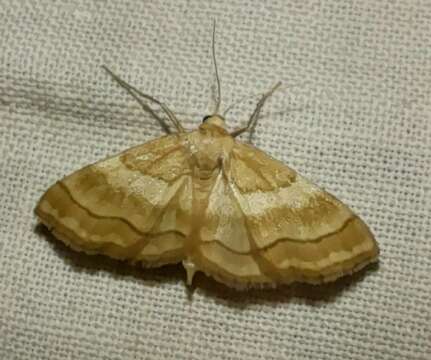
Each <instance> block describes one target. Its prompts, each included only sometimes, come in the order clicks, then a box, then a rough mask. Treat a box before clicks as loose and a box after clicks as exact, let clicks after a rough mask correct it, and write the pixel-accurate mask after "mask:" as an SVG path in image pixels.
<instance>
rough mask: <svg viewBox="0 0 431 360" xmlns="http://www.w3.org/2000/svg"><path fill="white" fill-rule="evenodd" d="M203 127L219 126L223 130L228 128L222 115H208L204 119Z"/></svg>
mask: <svg viewBox="0 0 431 360" xmlns="http://www.w3.org/2000/svg"><path fill="white" fill-rule="evenodd" d="M201 126H218V127H220V128H222V129H225V128H226V123H225V121H224V118H223V117H222V116H221V115H217V114H215V115H207V116H204V118H203V119H202V125H201Z"/></svg>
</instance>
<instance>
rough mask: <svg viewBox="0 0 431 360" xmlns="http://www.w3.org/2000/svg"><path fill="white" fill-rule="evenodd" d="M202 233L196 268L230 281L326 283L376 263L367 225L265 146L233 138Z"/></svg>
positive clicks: (235, 283)
mask: <svg viewBox="0 0 431 360" xmlns="http://www.w3.org/2000/svg"><path fill="white" fill-rule="evenodd" d="M224 172H225V174H224V176H220V177H219V179H218V180H217V181H216V183H215V185H214V188H213V191H212V194H211V195H210V198H209V203H208V209H207V212H206V215H205V219H204V220H203V226H202V229H201V232H200V237H201V245H200V249H199V259H198V262H199V267H201V268H202V267H203V268H204V271H205V272H207V273H209V274H210V275H212V276H214V277H216V278H218V279H219V280H221V281H223V282H225V283H227V284H228V285H233V286H235V287H244V286H253V285H256V284H265V283H267V284H276V283H291V282H294V281H301V282H308V283H314V284H316V283H323V282H327V281H332V280H335V279H337V278H339V277H341V276H343V275H345V274H350V273H352V272H354V271H356V270H359V269H360V268H362V267H364V266H365V265H367V264H368V263H370V262H373V261H375V260H376V259H377V257H378V252H379V251H378V247H377V244H376V242H375V240H374V237H373V235H372V233H371V232H370V230H369V229H368V227H367V226H366V225H365V223H364V222H363V221H362V220H361V219H360V218H359V217H358V216H357V215H355V214H354V213H353V212H352V211H351V210H350V209H349V208H348V207H347V206H346V205H344V204H343V203H341V202H340V201H339V200H337V199H336V198H335V197H334V196H332V195H330V194H328V193H327V192H325V191H324V190H322V189H320V188H318V187H317V186H315V185H313V184H312V183H310V182H309V181H307V180H306V179H304V178H303V177H302V176H300V175H299V174H297V173H296V172H295V171H294V170H292V169H290V168H289V167H287V166H286V165H284V164H283V163H281V162H279V161H277V160H275V159H273V158H271V157H270V156H268V155H267V154H265V153H263V152H262V151H260V150H258V149H256V148H254V147H252V146H249V145H246V144H242V143H236V144H235V147H234V149H233V151H232V153H231V158H230V160H229V162H228V164H227V165H226V167H225V169H224Z"/></svg>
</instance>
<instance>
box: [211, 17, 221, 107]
mask: <svg viewBox="0 0 431 360" xmlns="http://www.w3.org/2000/svg"><path fill="white" fill-rule="evenodd" d="M215 32H216V21H215V19H214V24H213V39H212V40H213V43H212V53H213V61H214V70H215V77H216V81H217V103H216V108H215V110H214V113H213V114H214V115H217V114H218V111H219V109H220V103H221V86H220V77H219V74H218V69H217V61H216V54H215Z"/></svg>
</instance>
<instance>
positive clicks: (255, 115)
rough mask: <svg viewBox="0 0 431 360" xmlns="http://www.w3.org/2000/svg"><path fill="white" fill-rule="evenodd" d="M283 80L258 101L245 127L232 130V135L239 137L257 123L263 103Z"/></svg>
mask: <svg viewBox="0 0 431 360" xmlns="http://www.w3.org/2000/svg"><path fill="white" fill-rule="evenodd" d="M280 85H281V81H279V82H278V83H277V84H275V85H274V86H273V87H272V88H271V90H269V91H268V92H267V93H265V94H264V95H263V96H262V97H261V99H260V100H259V101H258V103H257V105H256V108H255V109H254V111H253V113H252V114H251V116H250V119H249V120H248V122H247V125H246V126H245V127H243V128H240V129H237V130H234V131H232V132H231V134H230V135H231V136H233V137H237V136H238V135H241V134H242V133H243V132H245V131H247V130H250V129H251V128H253V127H254V126H255V125H256V122H257V119H258V118H259V115H260V111H261V110H262V107H263V105H264V104H265V102H266V100H267V99H268V98H269V97H270V96H271V95H272V94H273V93H274V91H275V90H277V88H278V87H280Z"/></svg>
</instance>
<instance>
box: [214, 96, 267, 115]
mask: <svg viewBox="0 0 431 360" xmlns="http://www.w3.org/2000/svg"><path fill="white" fill-rule="evenodd" d="M257 96H263V94H262V93H259V94H254V95H245V96H243V97H242V98H240V99H239V100H238V101H235V102H234V103H232V104H230V105H229V106H228V107H227V108H226V109H225V111H223V113H222V116H223V117H225V116H226V115H227V113H228V112H229V111H231V110H232V109H233V108H234V107H235V106H237V105H238V104H241V103H242V102H244V101H245V100H247V99H249V98H253V97H257Z"/></svg>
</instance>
